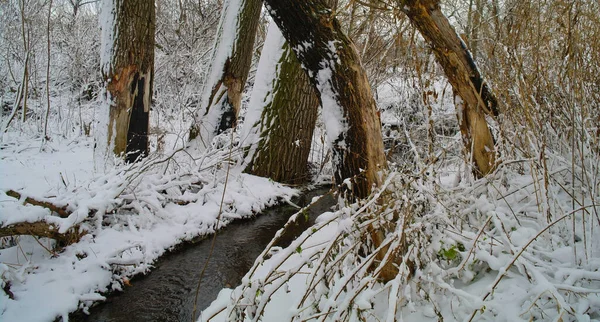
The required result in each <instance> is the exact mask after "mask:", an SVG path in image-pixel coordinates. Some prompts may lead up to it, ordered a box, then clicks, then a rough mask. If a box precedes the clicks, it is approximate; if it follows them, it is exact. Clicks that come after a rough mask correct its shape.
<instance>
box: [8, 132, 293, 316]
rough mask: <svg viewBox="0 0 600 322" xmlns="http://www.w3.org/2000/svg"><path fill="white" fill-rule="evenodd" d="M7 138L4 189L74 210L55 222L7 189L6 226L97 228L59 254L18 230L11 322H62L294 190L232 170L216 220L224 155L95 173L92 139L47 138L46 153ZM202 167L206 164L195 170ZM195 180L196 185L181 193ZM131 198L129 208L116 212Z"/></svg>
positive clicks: (11, 260)
mask: <svg viewBox="0 0 600 322" xmlns="http://www.w3.org/2000/svg"><path fill="white" fill-rule="evenodd" d="M4 141H5V142H3V145H2V147H3V148H2V149H1V150H0V190H1V191H6V190H8V189H14V190H17V191H20V192H21V193H22V194H24V195H27V196H30V197H32V198H35V199H43V198H46V200H51V201H52V202H53V203H55V204H57V205H66V204H68V205H69V207H68V208H67V209H68V210H69V211H71V213H72V214H71V215H70V216H69V217H68V218H58V217H56V216H54V215H51V214H50V211H48V210H47V209H44V208H41V207H36V206H31V205H23V204H22V200H23V198H22V200H21V201H19V200H16V199H14V198H11V197H8V196H6V195H5V194H4V193H2V192H0V223H2V225H8V224H10V223H13V222H22V221H39V220H45V221H47V222H52V223H54V224H56V225H58V226H59V227H60V228H61V231H66V230H67V229H68V228H70V227H73V226H75V225H79V226H80V227H81V228H83V229H86V230H88V231H89V232H90V234H87V235H85V236H84V237H83V238H82V240H81V241H79V242H77V243H75V244H72V245H70V246H67V247H66V248H64V249H62V250H60V251H57V252H58V253H54V251H53V250H52V249H53V246H54V243H53V242H52V241H50V240H47V239H44V238H42V239H40V240H39V243H38V241H36V239H34V238H33V237H29V236H20V237H19V238H17V239H16V241H15V243H16V244H15V245H10V244H8V245H6V246H4V245H3V247H2V249H0V274H1V276H2V286H4V285H5V283H8V282H9V283H10V291H11V292H12V293H13V294H14V298H15V299H14V300H13V299H9V298H8V296H7V294H5V293H4V292H0V297H1V299H0V316H1V319H2V320H5V321H49V320H53V319H54V318H55V317H61V316H62V317H63V319H65V318H66V317H67V316H68V313H69V312H72V311H74V310H77V309H83V310H84V311H85V310H86V309H87V307H89V306H90V305H91V304H92V303H93V302H96V301H101V300H103V299H104V296H103V295H102V294H103V293H104V292H107V291H112V290H120V289H121V288H122V285H123V283H124V281H125V279H126V278H129V277H130V276H132V275H135V274H139V273H145V272H147V271H148V270H149V269H151V268H152V263H153V262H154V261H155V260H156V259H157V258H158V257H159V256H161V255H162V254H164V253H165V252H166V251H167V250H169V249H171V248H172V247H174V246H175V245H177V244H179V243H181V242H182V241H185V240H191V239H192V238H194V237H197V236H200V235H205V234H210V233H212V232H214V230H215V229H218V228H222V227H224V226H225V225H226V224H227V223H229V222H231V221H232V220H233V219H237V218H245V217H248V216H253V215H255V214H256V213H257V212H259V211H260V210H261V209H263V208H264V207H266V206H269V205H273V204H274V203H275V202H276V201H277V200H278V199H279V198H289V197H290V196H291V195H293V194H295V193H296V192H295V190H293V189H291V188H287V187H283V186H281V185H279V184H277V183H274V182H272V181H270V180H268V179H266V178H259V177H254V176H250V175H246V174H243V173H241V172H240V169H231V171H230V175H229V179H228V185H227V190H226V193H225V197H224V207H223V209H224V211H223V213H222V215H221V217H220V218H218V217H219V208H220V203H221V196H222V193H223V189H224V183H225V177H226V176H225V171H226V170H225V169H226V167H216V166H215V164H214V162H221V161H219V160H222V159H221V158H222V155H221V156H220V157H218V158H217V159H210V158H206V157H205V158H203V160H204V161H203V162H204V163H203V164H197V165H196V163H194V162H192V163H191V165H192V166H193V167H192V168H189V169H188V171H187V174H185V175H178V174H176V173H171V172H170V171H166V172H165V170H167V169H168V168H165V167H161V166H159V165H160V164H163V163H164V162H163V163H161V162H160V161H161V160H164V159H163V158H161V157H159V156H154V158H156V159H155V160H153V161H154V162H156V161H158V162H156V163H153V162H145V163H142V164H137V165H133V166H131V165H128V166H123V165H122V166H116V167H115V168H113V170H111V171H109V172H108V173H107V174H104V173H95V172H94V166H93V159H92V147H93V142H92V140H91V139H89V138H81V139H75V140H72V141H70V142H63V143H52V142H49V143H48V144H49V145H46V146H45V147H44V149H42V150H40V145H41V141H40V140H39V139H35V138H23V137H21V136H14V135H10V133H9V135H7V136H5V137H4ZM217 154H218V153H217ZM212 155H215V152H214V151H213V152H212ZM170 157H171V158H172V159H173V160H176V159H177V160H178V162H179V164H180V165H181V164H182V163H183V162H184V161H185V158H186V157H183V156H182V155H181V154H174V155H172V156H170ZM150 159H152V156H151V157H150ZM211 162H212V163H211ZM196 167H198V168H204V169H205V170H204V171H200V172H198V171H195V170H193V169H194V168H196ZM189 185H195V186H197V188H196V189H195V190H189V189H188V190H186V191H185V192H184V193H181V192H175V191H178V189H179V187H182V186H189ZM161 191H163V192H162V193H161ZM164 191H168V192H167V194H166V195H164ZM51 196H53V197H51ZM165 197H167V198H176V199H177V200H181V202H182V204H176V203H173V202H168V200H166V199H165ZM125 204H129V207H130V208H131V209H132V211H125V210H117V209H122V208H123V206H124V205H125ZM125 208H127V207H125ZM115 211H117V212H116V213H115ZM94 212H95V214H94ZM23 216H24V217H25V218H23ZM5 242H6V241H3V243H5ZM41 245H44V246H43V247H42V246H41Z"/></svg>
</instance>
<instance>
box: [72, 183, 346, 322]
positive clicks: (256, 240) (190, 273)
mask: <svg viewBox="0 0 600 322" xmlns="http://www.w3.org/2000/svg"><path fill="white" fill-rule="evenodd" d="M329 190H330V188H328V187H326V188H318V189H315V190H312V191H308V192H305V193H303V194H302V195H301V196H299V197H297V198H295V199H294V200H293V201H294V202H295V203H296V204H298V205H299V206H305V205H307V204H308V203H310V201H311V200H312V198H313V197H315V196H319V195H324V194H326V193H327V192H328V191H329ZM334 204H335V199H334V198H333V196H332V195H331V194H328V195H326V196H324V197H323V198H321V199H320V200H319V201H317V202H316V203H315V204H314V205H312V206H311V207H310V208H309V209H308V211H307V213H308V216H307V217H305V216H298V220H297V224H296V225H295V226H293V227H292V228H291V229H288V230H287V231H286V234H285V235H284V236H282V237H281V239H280V241H279V242H278V246H282V247H284V246H287V245H288V244H289V243H291V242H292V240H293V239H294V238H296V237H297V236H298V235H300V234H301V233H302V232H303V231H304V230H306V229H307V228H309V227H310V226H311V225H312V224H313V223H314V220H315V219H316V217H318V216H319V215H320V214H322V213H323V212H326V211H329V210H330V208H331V206H333V205H334ZM297 211H298V209H297V208H295V207H293V206H291V205H288V204H285V203H284V204H280V205H277V206H274V207H271V208H269V209H267V210H265V211H264V212H263V213H262V214H260V215H258V216H256V217H254V218H252V219H246V220H239V221H235V222H233V223H230V224H229V225H228V226H227V227H225V228H223V229H221V230H219V231H218V232H217V233H216V239H215V246H214V247H215V248H214V251H213V254H212V256H211V258H210V261H209V263H208V266H207V268H206V272H205V274H204V277H203V279H202V282H201V287H200V291H199V294H198V303H197V312H196V315H197V316H196V317H194V318H192V312H193V308H194V297H195V293H196V286H197V284H198V279H199V277H200V271H201V269H202V267H203V265H204V263H205V261H206V260H207V257H208V254H209V252H210V248H211V244H212V238H213V236H208V237H207V238H206V239H203V240H200V241H198V242H196V243H188V244H184V245H183V246H181V247H178V248H177V249H176V250H175V251H173V252H169V253H167V254H166V255H164V256H162V257H160V258H159V259H158V260H157V262H156V263H155V265H154V269H152V271H151V272H150V273H148V274H146V275H143V276H139V277H135V278H133V279H132V280H131V286H124V291H123V292H118V293H113V294H111V295H108V296H107V299H106V301H104V302H102V303H100V304H98V305H97V306H95V307H93V308H91V309H90V315H86V314H84V313H83V312H75V313H72V314H71V315H70V316H69V320H70V321H102V322H108V321H111V322H119V321H123V322H135V321H195V320H196V319H197V318H198V315H199V314H200V312H201V311H202V310H203V309H204V308H206V307H208V305H210V303H211V302H212V301H213V300H214V299H216V297H217V295H218V293H219V291H220V290H221V289H223V288H226V287H228V288H231V287H235V286H237V285H238V284H239V283H240V282H241V279H242V277H243V276H244V275H245V274H246V273H247V272H248V270H249V269H250V267H251V266H252V264H254V260H255V259H256V257H258V256H259V255H260V253H261V252H262V250H263V249H264V247H266V245H267V244H268V243H269V242H270V241H271V239H272V238H273V236H274V235H275V233H276V232H277V231H278V230H279V229H280V228H282V227H283V226H284V225H285V223H286V222H287V220H288V218H289V217H290V216H291V215H293V214H294V213H296V212H297Z"/></svg>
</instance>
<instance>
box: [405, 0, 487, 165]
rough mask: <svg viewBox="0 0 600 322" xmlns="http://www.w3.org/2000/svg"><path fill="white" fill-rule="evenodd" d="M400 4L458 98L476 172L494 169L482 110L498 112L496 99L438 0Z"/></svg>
mask: <svg viewBox="0 0 600 322" xmlns="http://www.w3.org/2000/svg"><path fill="white" fill-rule="evenodd" d="M400 5H401V7H402V8H404V12H405V13H406V15H407V16H408V17H409V19H410V20H411V22H412V24H413V25H414V26H415V27H416V28H417V29H418V30H419V31H420V32H421V34H422V35H423V38H425V39H426V40H427V41H428V42H429V43H430V44H431V47H432V49H433V52H434V54H435V56H436V58H437V60H438V62H439V63H440V65H441V66H442V68H443V69H444V72H445V73H446V76H447V77H448V80H449V81H450V83H451V84H452V87H453V88H454V90H455V92H456V93H457V95H458V96H460V98H461V99H459V100H457V104H456V108H457V116H458V120H459V124H460V130H461V134H462V138H463V142H464V144H465V151H466V153H467V156H468V157H469V158H471V152H472V158H473V162H474V164H475V169H474V170H475V171H474V172H475V174H476V175H478V176H480V175H486V174H488V173H490V172H492V171H493V170H494V167H495V165H496V156H495V151H494V138H493V136H492V133H491V131H490V129H489V128H488V124H487V121H486V120H485V113H488V114H490V115H497V113H498V111H497V105H498V103H497V101H496V98H495V97H494V95H493V94H492V92H491V90H490V89H489V87H488V86H487V84H486V83H485V82H484V81H483V79H482V77H481V74H480V73H479V71H478V70H477V66H476V65H475V62H474V60H473V58H472V57H471V54H470V53H469V51H468V49H467V48H466V46H465V44H464V42H463V41H462V40H461V39H460V37H459V36H458V34H457V33H456V31H455V30H454V28H452V26H451V25H450V23H449V22H448V19H447V18H446V17H445V16H444V14H443V13H442V12H441V10H440V4H439V0H401V1H400Z"/></svg>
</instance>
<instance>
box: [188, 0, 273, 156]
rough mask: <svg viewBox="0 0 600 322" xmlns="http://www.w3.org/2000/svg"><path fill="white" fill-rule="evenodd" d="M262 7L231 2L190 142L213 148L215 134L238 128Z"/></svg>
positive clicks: (250, 1)
mask: <svg viewBox="0 0 600 322" xmlns="http://www.w3.org/2000/svg"><path fill="white" fill-rule="evenodd" d="M261 8H262V1H261V0H241V1H234V0H227V1H225V3H224V4H223V11H222V14H221V21H220V23H219V28H218V30H217V36H216V37H217V38H216V41H215V46H214V49H213V56H212V65H211V67H210V70H209V73H208V77H207V79H206V81H205V83H204V87H203V91H202V103H201V106H200V108H201V110H200V113H201V114H200V115H196V116H195V122H194V124H192V127H191V129H190V140H193V139H195V138H198V139H199V143H200V147H203V148H207V147H208V146H210V143H211V141H212V139H213V138H214V137H215V135H217V134H219V133H221V132H223V131H225V130H227V129H228V128H231V127H233V126H235V124H236V122H237V117H238V115H239V112H240V106H241V102H242V92H243V91H244V86H245V84H246V79H247V78H248V73H249V71H250V65H251V63H252V50H253V48H254V39H255V38H256V29H257V27H258V21H259V18H260V10H261Z"/></svg>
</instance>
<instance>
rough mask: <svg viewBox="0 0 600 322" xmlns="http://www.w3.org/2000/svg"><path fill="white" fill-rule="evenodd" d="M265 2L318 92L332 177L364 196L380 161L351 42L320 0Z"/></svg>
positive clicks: (371, 109) (371, 110)
mask: <svg viewBox="0 0 600 322" xmlns="http://www.w3.org/2000/svg"><path fill="white" fill-rule="evenodd" d="M265 4H266V7H267V9H268V11H269V13H270V15H271V17H272V18H273V20H274V21H275V23H277V25H278V26H279V29H280V30H281V32H282V34H283V35H284V37H285V38H286V40H287V41H288V43H289V44H290V46H291V47H292V49H293V50H294V52H295V53H296V57H297V58H298V60H299V61H300V63H301V64H302V66H303V67H304V69H305V71H306V73H307V75H308V77H309V79H310V81H311V84H312V85H313V86H314V87H315V88H316V90H317V92H318V96H319V101H320V103H321V106H323V118H324V121H325V127H326V130H327V138H328V143H329V145H330V147H331V149H332V151H333V162H334V168H335V173H334V176H335V182H336V183H337V184H338V185H339V186H340V188H341V189H342V190H343V192H344V193H346V194H347V197H349V198H350V199H353V198H355V197H357V198H364V197H366V196H368V195H369V193H370V192H371V188H372V185H378V184H379V183H380V178H379V174H378V172H379V171H380V170H381V169H382V168H383V167H385V165H386V160H385V155H384V152H383V140H382V137H381V123H380V120H379V116H378V114H377V108H376V105H375V100H374V99H373V95H372V93H371V87H370V85H369V82H368V80H367V76H366V73H365V71H364V69H363V68H362V65H361V62H360V59H359V56H358V54H357V51H356V48H355V46H354V44H353V43H352V41H351V40H350V39H349V38H348V37H347V36H346V35H345V34H344V33H343V32H342V30H341V27H340V24H339V22H338V21H337V20H336V19H335V18H334V16H333V12H332V10H331V9H330V8H329V7H327V5H326V4H325V3H324V2H323V1H321V0H314V1H296V0H265ZM347 179H348V181H346V180H347Z"/></svg>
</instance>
